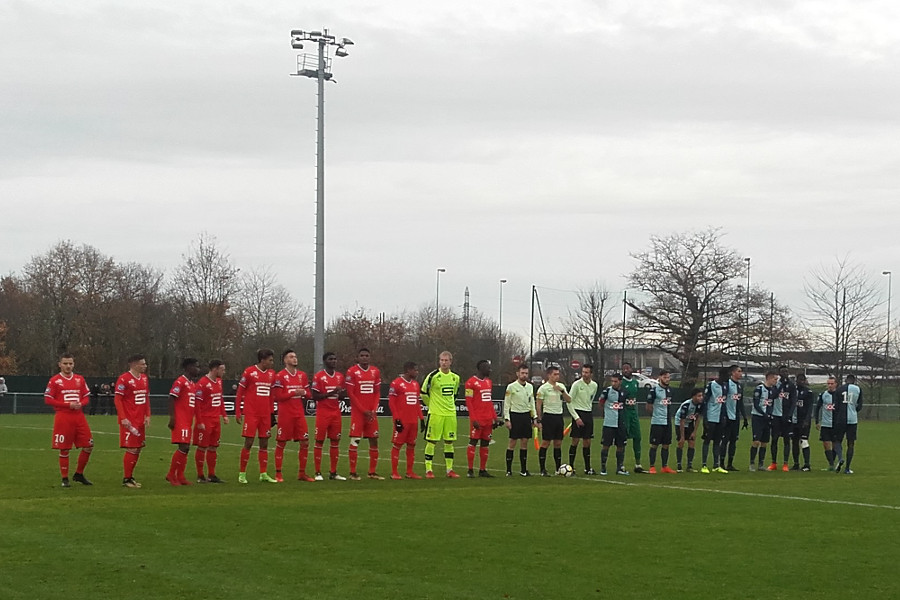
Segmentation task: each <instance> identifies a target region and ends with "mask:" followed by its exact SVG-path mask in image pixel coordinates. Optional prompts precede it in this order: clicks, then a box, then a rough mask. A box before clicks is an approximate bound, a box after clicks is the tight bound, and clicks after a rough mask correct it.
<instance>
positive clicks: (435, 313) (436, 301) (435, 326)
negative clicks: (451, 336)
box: [434, 269, 447, 337]
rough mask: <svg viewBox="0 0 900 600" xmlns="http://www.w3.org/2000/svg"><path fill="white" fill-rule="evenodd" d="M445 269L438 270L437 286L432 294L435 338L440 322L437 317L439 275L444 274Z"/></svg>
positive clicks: (438, 312) (438, 309)
mask: <svg viewBox="0 0 900 600" xmlns="http://www.w3.org/2000/svg"><path fill="white" fill-rule="evenodd" d="M446 272H447V269H438V270H437V276H436V277H437V285H436V289H435V292H434V334H435V337H437V330H438V325H439V323H440V320H439V319H438V315H439V314H440V310H441V273H446Z"/></svg>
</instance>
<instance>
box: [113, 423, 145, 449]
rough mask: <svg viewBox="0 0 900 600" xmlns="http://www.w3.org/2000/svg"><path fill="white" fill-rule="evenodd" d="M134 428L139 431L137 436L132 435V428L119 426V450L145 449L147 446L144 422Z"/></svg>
mask: <svg viewBox="0 0 900 600" xmlns="http://www.w3.org/2000/svg"><path fill="white" fill-rule="evenodd" d="M134 428H135V429H137V434H134V433H131V427H123V426H122V425H119V448H143V447H144V446H146V445H147V439H146V438H147V436H146V432H145V431H144V423H143V421H142V422H141V424H140V425H135V426H134Z"/></svg>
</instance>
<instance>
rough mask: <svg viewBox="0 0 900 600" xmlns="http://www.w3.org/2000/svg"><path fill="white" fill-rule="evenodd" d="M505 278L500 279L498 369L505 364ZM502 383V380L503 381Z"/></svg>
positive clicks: (498, 379) (498, 374) (498, 378)
mask: <svg viewBox="0 0 900 600" xmlns="http://www.w3.org/2000/svg"><path fill="white" fill-rule="evenodd" d="M504 283H506V280H505V279H501V280H500V317H499V318H498V320H497V369H500V368H501V367H502V366H503V284H504ZM497 381H500V373H499V372H498V373H497ZM501 383H502V382H501Z"/></svg>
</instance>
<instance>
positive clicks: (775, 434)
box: [768, 365, 797, 471]
mask: <svg viewBox="0 0 900 600" xmlns="http://www.w3.org/2000/svg"><path fill="white" fill-rule="evenodd" d="M778 376H779V379H778V383H777V384H775V389H776V391H777V392H778V394H777V395H776V396H775V398H774V401H773V402H772V419H771V421H772V464H770V465H769V469H768V470H769V471H777V470H778V440H780V439H783V440H784V461H783V463H782V467H781V470H782V471H790V467H788V460H789V459H790V456H791V434H792V433H793V427H792V425H791V417H792V416H793V414H794V404H796V402H797V386H795V385H794V382H793V381H791V377H790V373H789V372H788V368H787V365H781V366H780V367H778Z"/></svg>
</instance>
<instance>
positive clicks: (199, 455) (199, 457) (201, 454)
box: [194, 448, 206, 477]
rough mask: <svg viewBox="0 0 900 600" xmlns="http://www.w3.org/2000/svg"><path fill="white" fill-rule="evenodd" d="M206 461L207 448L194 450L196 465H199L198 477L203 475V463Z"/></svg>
mask: <svg viewBox="0 0 900 600" xmlns="http://www.w3.org/2000/svg"><path fill="white" fill-rule="evenodd" d="M204 462H206V450H201V449H200V448H197V451H196V452H194V466H195V467H197V477H203V463H204Z"/></svg>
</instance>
